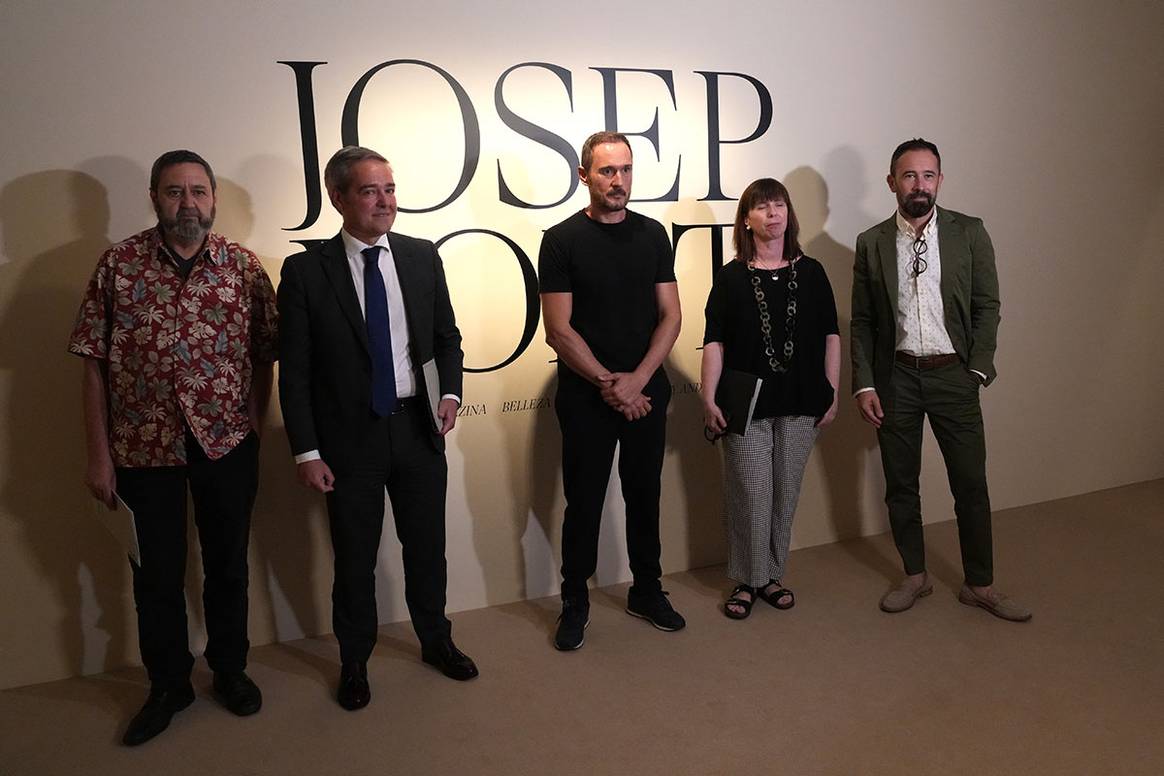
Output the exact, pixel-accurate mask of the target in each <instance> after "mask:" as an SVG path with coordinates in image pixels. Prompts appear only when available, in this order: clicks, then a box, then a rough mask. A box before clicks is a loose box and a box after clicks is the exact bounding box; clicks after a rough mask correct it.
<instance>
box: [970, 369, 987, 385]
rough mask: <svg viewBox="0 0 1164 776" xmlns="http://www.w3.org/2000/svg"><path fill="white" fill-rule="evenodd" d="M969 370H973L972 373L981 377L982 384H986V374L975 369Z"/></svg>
mask: <svg viewBox="0 0 1164 776" xmlns="http://www.w3.org/2000/svg"><path fill="white" fill-rule="evenodd" d="M970 371H971V372H973V373H974V374H976V375H978V376H979V377H981V378H982V384H983V385H985V384H986V375H984V374H982V373H981V372H979V371H978V370H977V369H971V370H970Z"/></svg>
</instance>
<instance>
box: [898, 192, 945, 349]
mask: <svg viewBox="0 0 1164 776" xmlns="http://www.w3.org/2000/svg"><path fill="white" fill-rule="evenodd" d="M934 215H935V216H936V215H937V212H936V210H935V211H934ZM921 237H922V239H924V240H925V242H926V252H925V253H924V254H923V255H922V258H923V259H925V262H926V270H925V271H924V272H922V273H921V274H920V275H918V276H917V277H914V274H913V258H914V250H913V245H914V242H915V241H916V240H917V238H918V234H917V232H915V231H914V228H913V227H912V226H911V225H910V223H909V222H908V221H906V220H905V218H904V217H902V215H901V211H898V213H897V349H898V350H901V351H904V352H906V353H908V354H910V355H911V356H940V355H944V354H948V353H953V352H954V343H953V342H951V341H950V335H949V333H947V332H946V313H945V308H944V307H943V305H942V262H941V256H940V255H939V250H938V219H937V218H935V217H931V218H930V220H929V223H927V224H926V225H925V227H924V228H923V229H922V232H921Z"/></svg>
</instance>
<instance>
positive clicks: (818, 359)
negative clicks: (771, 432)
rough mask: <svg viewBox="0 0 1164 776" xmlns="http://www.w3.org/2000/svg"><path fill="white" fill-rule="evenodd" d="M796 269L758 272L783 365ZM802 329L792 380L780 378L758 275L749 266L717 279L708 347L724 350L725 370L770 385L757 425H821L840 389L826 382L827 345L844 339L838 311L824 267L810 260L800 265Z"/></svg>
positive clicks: (764, 389)
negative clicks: (763, 421) (808, 421)
mask: <svg viewBox="0 0 1164 776" xmlns="http://www.w3.org/2000/svg"><path fill="white" fill-rule="evenodd" d="M788 272H789V268H788V267H782V268H781V269H779V270H777V271H776V273H775V275H776V279H775V280H773V279H772V275H773V272H772V270H756V273H757V274H758V275H759V277H760V288H761V290H763V292H764V301H766V302H767V303H768V314H769V316H770V317H771V326H772V333H771V338H772V348H773V350H775V351H776V357H777V359H778V360H779V361H780V362H781V363H783V362H784V361H785V358H784V343H785V341H786V340H787V338H788V335H787V328H786V325H785V320H786V318H787V314H786V309H787V307H788ZM796 274H797V277H796V282H797V286H798V288H797V289H796V309H797V312H796V326H795V334H794V336H793V343H794V346H793V353H792V360H791V363H790V364H789V368H788V371H787V372H783V373H781V374H777V373H776V372H774V371H772V367H771V366H770V365H769V363H768V357H767V355H765V353H764V339H763V335H762V333H761V332H760V311H759V309H758V307H757V306H756V296H755V292H754V291H753V290H752V278H751V273H750V272H749V271H748V267H747V265H745V264H744V263H743V262H741V261H732V262H729V263H728V264H726V265H725V266H724V267H722V268H721V269H720V270H719V272H717V273H716V274H715V280H714V281H713V283H712V286H711V293H710V294H709V295H708V297H707V308H706V310H705V315H706V318H707V327H706V329H705V330H704V335H703V344H704V345H706V344H707V343H709V342H720V343H723V365H724V368H725V369H737V370H739V371H741V372H747V373H749V374H753V375H756V376H757V377H760V378H762V379H763V381H764V382H763V383H762V384H761V386H760V397H759V399H758V400H757V401H756V411H755V413H754V414H753V417H754V418H771V417H778V416H781V415H810V416H814V417H820V416H821V415H824V414H825V412H827V411H828V408H829V406H830V405H831V404H832V402H833V387H832V385H831V384H830V383H829V381H828V376H827V375H826V374H825V363H824V357H825V337H827V336H828V335H830V334H838V333H839V331H838V328H837V306H836V302H835V301H834V300H833V288H832V286H831V285H830V284H829V279H828V275H826V274H825V271H824V267H822V266H821V264H820V262H818V261H817V260H816V259H812V258H809V257H808V256H802V257H801V258H800V259H799V260H797V262H796Z"/></svg>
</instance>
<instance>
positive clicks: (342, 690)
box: [335, 663, 372, 711]
mask: <svg viewBox="0 0 1164 776" xmlns="http://www.w3.org/2000/svg"><path fill="white" fill-rule="evenodd" d="M335 698H336V700H337V701H339V705H341V706H343V707H344V708H345V709H347V710H348V711H355V710H356V709H362V708H364V707H365V706H367V705H368V701H370V700H372V688H371V686H370V685H369V684H368V666H367V664H366V663H344V664H343V666H342V667H341V668H340V680H339V690H338V691H337V692H336V695H335Z"/></svg>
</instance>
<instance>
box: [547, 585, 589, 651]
mask: <svg viewBox="0 0 1164 776" xmlns="http://www.w3.org/2000/svg"><path fill="white" fill-rule="evenodd" d="M589 624H590V602H589V601H585V602H583V601H575V600H572V599H569V598H567V599H565V600H563V601H562V613H561V614H560V615H558V632H557V634H555V636H554V647H556V648H557V649H560V650H562V651H563V652H569V651H570V650H574V649H578V648H579V647H580V646H582V644H583V643H584V642H585V641H586V626H587V625H589Z"/></svg>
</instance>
